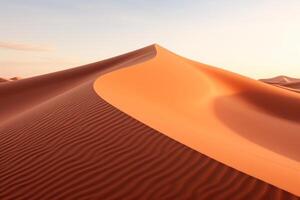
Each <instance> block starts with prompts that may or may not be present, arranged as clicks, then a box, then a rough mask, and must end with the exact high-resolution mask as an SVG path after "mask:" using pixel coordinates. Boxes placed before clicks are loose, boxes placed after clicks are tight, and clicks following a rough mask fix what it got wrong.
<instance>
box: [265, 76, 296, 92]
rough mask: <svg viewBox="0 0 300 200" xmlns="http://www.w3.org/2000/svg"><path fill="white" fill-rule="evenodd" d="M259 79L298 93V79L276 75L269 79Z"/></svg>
mask: <svg viewBox="0 0 300 200" xmlns="http://www.w3.org/2000/svg"><path fill="white" fill-rule="evenodd" d="M260 81H262V82H265V83H269V84H272V85H274V86H277V87H280V88H283V89H287V90H291V91H293V92H298V93H300V79H297V78H291V77H288V76H276V77H274V78H270V79H260Z"/></svg>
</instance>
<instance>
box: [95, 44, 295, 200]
mask: <svg viewBox="0 0 300 200" xmlns="http://www.w3.org/2000/svg"><path fill="white" fill-rule="evenodd" d="M155 48H156V51H157V53H156V56H155V57H153V58H152V59H150V60H147V61H145V62H143V63H139V64H136V65H133V66H131V67H128V68H124V69H119V70H116V71H114V72H111V73H109V74H106V75H103V76H101V77H99V78H98V79H97V80H96V81H95V83H94V89H95V91H96V92H97V93H98V95H99V96H100V97H101V98H103V99H104V100H106V101H107V102H109V103H110V104H111V105H113V106H115V107H116V108H118V109H120V110H121V111H123V112H125V113H127V114H128V115H130V116H132V117H133V118H135V119H137V120H139V121H141V122H143V123H145V124H146V125H148V126H150V127H152V128H154V129H156V130H158V131H159V132H161V133H164V134H165V135H167V136H168V137H170V138H172V139H174V140H176V141H178V142H180V143H183V144H185V145H187V146H189V147H191V148H193V149H195V150H197V151H199V152H201V153H204V154H205V155H207V156H209V157H212V158H214V159H216V160H218V161H220V162H222V163H224V164H226V165H229V166H231V167H233V168H235V169H238V170H240V171H242V172H245V173H247V174H249V175H251V176H254V177H256V178H259V179H261V180H264V181H266V182H268V183H270V184H273V185H275V186H277V187H279V188H282V189H285V190H287V191H289V192H291V193H294V194H296V195H300V188H299V185H300V165H299V161H300V154H299V152H300V135H299V131H300V114H299V112H298V111H299V109H300V96H299V95H298V94H296V93H291V92H289V91H286V90H282V89H280V88H276V87H272V86H270V85H266V84H264V83H261V82H259V81H256V80H252V79H249V78H246V77H243V76H241V75H238V74H234V73H231V72H228V71H224V70H221V69H218V68H214V67H211V66H208V65H204V64H201V63H197V62H194V61H191V60H188V59H185V58H183V57H180V56H177V55H175V54H174V53H172V52H169V51H167V50H166V49H164V48H162V47H160V46H158V45H155Z"/></svg>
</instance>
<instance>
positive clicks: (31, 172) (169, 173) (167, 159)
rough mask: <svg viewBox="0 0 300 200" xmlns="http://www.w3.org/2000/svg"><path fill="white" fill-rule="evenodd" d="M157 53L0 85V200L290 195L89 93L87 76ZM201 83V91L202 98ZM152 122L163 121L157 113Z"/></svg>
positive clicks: (152, 50) (151, 48) (142, 52)
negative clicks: (155, 120)
mask: <svg viewBox="0 0 300 200" xmlns="http://www.w3.org/2000/svg"><path fill="white" fill-rule="evenodd" d="M158 48H159V47H158V46H155V45H152V46H149V47H146V48H143V49H141V50H137V51H134V52H131V53H128V54H124V55H122V56H118V57H115V58H111V59H108V60H105V61H101V62H98V63H93V64H90V65H86V66H82V67H78V68H74V69H70V70H65V71H61V72H57V73H52V74H48V75H43V76H38V77H33V78H29V79H22V80H19V81H17V82H9V83H3V84H1V85H0V96H1V97H5V98H0V105H5V106H3V107H2V108H3V109H2V108H1V111H0V152H1V156H0V199H141V198H142V199H299V197H297V196H295V195H293V194H291V193H289V192H286V191H284V190H283V189H285V188H278V187H275V186H272V185H271V184H268V183H266V182H264V181H261V180H259V179H257V178H254V177H252V176H249V175H247V174H244V173H242V172H240V171H238V170H236V169H234V168H231V167H229V166H227V165H224V164H222V163H221V162H219V161H217V160H214V159H212V158H210V157H208V156H206V155H204V154H202V153H201V152H198V151H195V150H193V149H192V148H189V147H188V146H186V145H184V144H182V143H181V142H177V141H175V140H173V139H172V138H170V137H168V135H167V134H166V133H162V132H159V131H157V130H155V129H153V128H151V127H149V126H147V124H144V123H142V122H140V121H138V120H136V119H134V118H132V117H131V116H129V115H127V114H125V113H124V112H122V111H120V110H119V109H118V108H116V107H114V106H112V105H111V104H110V103H111V102H106V101H105V100H104V99H103V98H101V97H99V96H98V95H97V93H99V91H101V88H100V87H99V86H100V85H101V84H100V83H99V80H100V79H98V80H97V82H96V83H94V81H95V79H96V78H97V77H99V76H100V77H102V76H103V77H105V76H106V75H103V74H107V75H109V74H113V73H115V72H111V71H113V70H116V69H119V68H121V67H128V68H127V69H130V68H135V67H136V66H137V65H139V64H141V66H143V65H144V64H147V63H148V62H150V61H153V60H155V59H157V58H158V57H160V55H159V53H160V50H159V49H158ZM176 62H177V60H174V63H173V64H174V65H175V64H176ZM180 63H181V64H184V63H183V62H180ZM160 67H163V66H162V65H160ZM183 67H184V65H183ZM119 70H120V71H122V70H123V69H119ZM119 70H117V71H116V72H118V71H119ZM108 72H109V73H108ZM141 75H142V74H141ZM151 75H152V74H149V76H151ZM167 75H169V76H172V74H167ZM183 75H184V74H183ZM149 76H146V77H145V80H146V81H147V80H149V79H150V77H149ZM154 78H155V77H152V83H153V82H154V81H153V80H155V79H154ZM120 81H121V80H120ZM178 81H180V80H178ZM200 81H201V80H200ZM118 83H121V82H118ZM118 83H116V84H118ZM154 83H156V82H154ZM154 85H155V84H154ZM106 86H107V85H106V84H105V85H104V87H106ZM175 86H176V85H175ZM205 86H207V85H205V83H204V84H203V90H202V91H201V94H203V95H207V94H208V93H209V90H208V89H205ZM141 87H143V85H141ZM162 87H164V85H163V84H162ZM94 89H96V90H97V93H96V92H95V90H94ZM111 89H112V90H114V89H116V88H115V86H114V85H112V88H111ZM105 91H106V90H105ZM105 91H104V92H105ZM138 91H139V90H137V91H136V92H138ZM115 92H116V93H119V92H120V91H118V90H116V91H115ZM149 92H151V91H149ZM158 94H159V93H158ZM100 95H101V96H102V94H100ZM123 95H125V96H127V95H131V93H128V94H127V93H124V94H123ZM120 100H121V99H120ZM122 100H123V99H122ZM174 101H176V99H174ZM137 106H138V107H140V106H139V105H137ZM162 111H164V109H163V108H162ZM141 112H144V111H143V109H141ZM174 112H177V111H174ZM145 114H147V113H145ZM149 117H150V116H149ZM156 117H158V118H160V119H161V121H162V122H167V119H164V118H163V117H164V116H163V115H160V113H157V115H156ZM201 120H202V119H201ZM285 120H286V121H289V120H287V119H285ZM184 123H185V122H184V121H182V122H181V123H179V124H174V127H175V126H176V127H180V126H183V125H185V124H184ZM205 128H206V127H205V126H204V127H203V128H201V130H203V131H205ZM188 131H189V129H188V128H187V129H186V131H184V132H182V134H183V135H186V134H188V133H189V132H188ZM211 133H212V134H215V133H213V132H211ZM216 134H217V133H216ZM216 148H217V147H216ZM196 150H197V149H196ZM290 192H293V193H294V191H290ZM294 194H296V193H294Z"/></svg>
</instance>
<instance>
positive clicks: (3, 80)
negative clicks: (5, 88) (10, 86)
mask: <svg viewBox="0 0 300 200" xmlns="http://www.w3.org/2000/svg"><path fill="white" fill-rule="evenodd" d="M6 81H9V80H7V79H5V78H1V77H0V83H1V82H6Z"/></svg>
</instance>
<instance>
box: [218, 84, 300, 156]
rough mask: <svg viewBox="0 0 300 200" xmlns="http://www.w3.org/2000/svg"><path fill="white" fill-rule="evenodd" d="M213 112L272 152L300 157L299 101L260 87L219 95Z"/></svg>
mask: <svg viewBox="0 0 300 200" xmlns="http://www.w3.org/2000/svg"><path fill="white" fill-rule="evenodd" d="M214 110H215V114H216V116H217V117H218V119H219V120H220V121H222V122H223V123H224V124H225V125H226V126H227V127H228V128H230V129H231V130H233V131H234V132H235V133H236V134H239V135H240V136H242V137H244V138H246V139H248V140H249V141H251V142H253V143H255V144H258V145H260V146H262V147H264V148H267V149H269V150H271V151H273V152H276V153H278V154H281V155H284V156H287V157H289V158H290V159H293V160H296V161H300V101H299V99H297V98H292V97H290V96H284V95H282V96H281V95H280V96H279V95H278V94H272V93H268V92H263V91H252V90H249V91H246V92H242V93H238V94H235V95H230V96H223V97H219V98H217V99H216V100H215V101H214Z"/></svg>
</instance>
